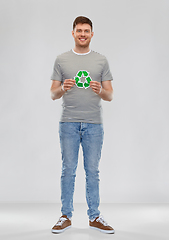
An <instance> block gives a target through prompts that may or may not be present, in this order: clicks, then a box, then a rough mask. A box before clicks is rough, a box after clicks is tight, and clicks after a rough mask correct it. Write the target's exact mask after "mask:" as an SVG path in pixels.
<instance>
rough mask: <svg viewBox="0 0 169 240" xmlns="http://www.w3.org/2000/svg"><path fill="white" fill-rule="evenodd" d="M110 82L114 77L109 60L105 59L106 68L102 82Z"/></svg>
mask: <svg viewBox="0 0 169 240" xmlns="http://www.w3.org/2000/svg"><path fill="white" fill-rule="evenodd" d="M108 80H111V81H112V80H113V76H112V74H111V72H110V68H109V63H108V61H107V59H106V58H105V63H104V68H103V72H102V81H108Z"/></svg>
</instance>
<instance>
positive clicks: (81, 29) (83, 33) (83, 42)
mask: <svg viewBox="0 0 169 240" xmlns="http://www.w3.org/2000/svg"><path fill="white" fill-rule="evenodd" d="M72 36H73V37H74V40H75V44H76V46H77V47H84V48H86V47H88V46H89V44H90V41H91V38H92V37H93V32H92V31H91V26H90V25H89V24H87V23H84V24H81V23H79V24H77V25H76V27H75V28H74V30H73V31H72Z"/></svg>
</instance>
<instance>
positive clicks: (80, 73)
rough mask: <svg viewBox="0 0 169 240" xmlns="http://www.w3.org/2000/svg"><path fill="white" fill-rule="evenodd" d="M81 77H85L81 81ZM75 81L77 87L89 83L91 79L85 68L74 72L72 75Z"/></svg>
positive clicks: (83, 86) (85, 85)
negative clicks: (83, 80) (74, 74)
mask: <svg viewBox="0 0 169 240" xmlns="http://www.w3.org/2000/svg"><path fill="white" fill-rule="evenodd" d="M81 77H85V82H84V83H83V82H81V81H80V79H81ZM74 79H75V81H76V86H77V87H78V88H85V89H86V88H88V87H89V85H90V82H91V81H92V79H91V77H90V76H89V72H87V71H86V70H79V71H78V72H77V74H76V76H75V77H74Z"/></svg>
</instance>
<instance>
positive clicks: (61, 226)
mask: <svg viewBox="0 0 169 240" xmlns="http://www.w3.org/2000/svg"><path fill="white" fill-rule="evenodd" d="M70 227H71V220H70V219H69V218H67V216H66V215H63V216H61V217H60V218H59V221H58V222H57V223H56V224H55V225H54V227H53V228H52V233H62V232H64V231H65V230H66V229H68V228H70Z"/></svg>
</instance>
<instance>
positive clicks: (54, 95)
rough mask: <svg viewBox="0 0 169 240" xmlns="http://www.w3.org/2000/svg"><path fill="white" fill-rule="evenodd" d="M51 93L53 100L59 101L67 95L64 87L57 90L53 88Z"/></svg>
mask: <svg viewBox="0 0 169 240" xmlns="http://www.w3.org/2000/svg"><path fill="white" fill-rule="evenodd" d="M50 92H51V98H52V100H56V99H59V98H61V97H62V96H63V94H64V93H65V91H64V90H63V88H62V86H59V87H57V88H55V87H54V88H51V89H50Z"/></svg>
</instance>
